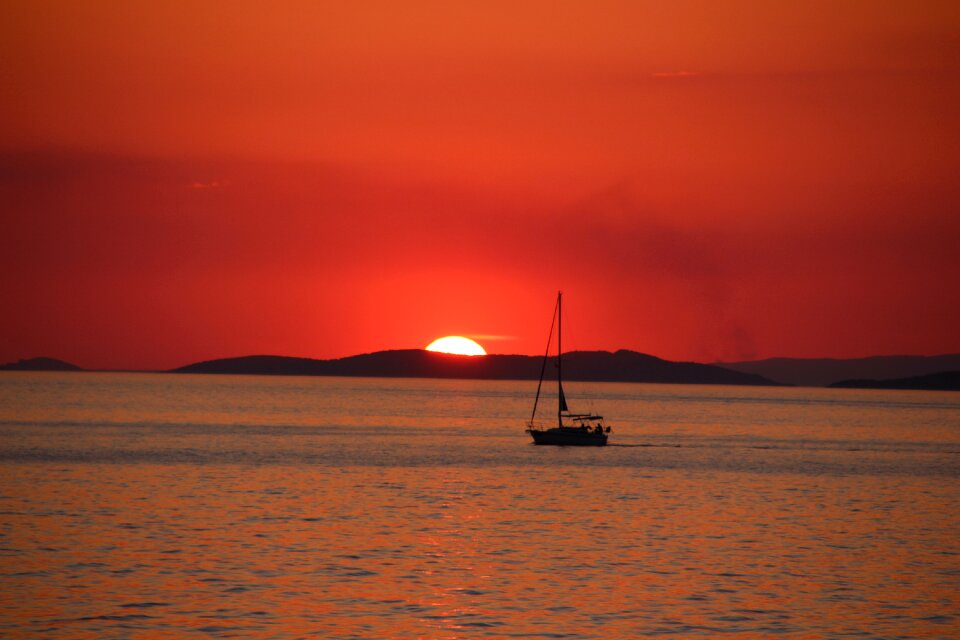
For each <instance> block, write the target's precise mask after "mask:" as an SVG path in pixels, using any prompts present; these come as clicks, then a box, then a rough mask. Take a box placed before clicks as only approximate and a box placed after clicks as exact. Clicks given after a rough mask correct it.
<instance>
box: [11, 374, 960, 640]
mask: <svg viewBox="0 0 960 640" xmlns="http://www.w3.org/2000/svg"><path fill="white" fill-rule="evenodd" d="M565 387H566V388H565V391H566V396H567V399H568V401H569V403H570V405H571V409H574V410H583V411H585V412H586V411H590V412H599V413H602V414H603V415H605V416H606V418H607V422H608V424H609V425H611V427H612V432H611V434H610V446H607V447H597V448H591V447H584V448H580V447H538V446H534V445H533V444H532V442H531V440H530V437H529V435H528V434H526V433H525V432H524V428H525V423H526V421H527V420H529V419H530V414H531V410H532V404H533V396H534V393H535V391H536V382H530V381H477V380H432V379H379V378H325V377H258V376H221V375H207V376H204V375H178V374H145V373H26V372H4V373H0V637H3V638H206V637H223V638H306V637H319V638H449V639H455V638H465V639H466V638H648V637H649V638H653V637H676V638H768V637H771V638H797V639H800V638H802V639H813V638H887V639H889V638H911V639H912V638H958V637H960V394H958V393H955V392H919V391H858V390H849V389H821V388H789V387H784V388H779V387H773V388H771V387H734V386H693V385H676V386H675V385H659V384H619V383H577V382H570V383H568V384H567V385H565ZM541 401H542V402H543V403H545V404H544V406H543V408H544V410H545V411H546V412H547V413H548V414H549V412H550V411H555V407H556V393H555V391H553V390H552V389H548V391H547V394H546V397H545V398H542V399H541ZM546 417H547V418H549V415H547V416H546Z"/></svg>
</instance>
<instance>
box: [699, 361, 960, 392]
mask: <svg viewBox="0 0 960 640" xmlns="http://www.w3.org/2000/svg"><path fill="white" fill-rule="evenodd" d="M713 364H714V365H716V366H718V367H723V368H725V369H733V370H734V371H740V372H742V373H753V374H756V375H759V376H763V377H765V378H769V379H771V380H775V381H777V382H782V383H783V384H791V385H797V386H800V387H826V386H830V385H832V384H834V383H837V382H841V381H848V380H861V381H864V380H895V379H899V378H912V377H917V376H926V375H929V374H933V373H941V372H945V371H960V354H945V355H938V356H871V357H869V358H850V359H845V360H841V359H835V358H768V359H766V360H751V361H745V362H714V363H713Z"/></svg>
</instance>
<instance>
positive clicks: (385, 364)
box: [173, 349, 777, 385]
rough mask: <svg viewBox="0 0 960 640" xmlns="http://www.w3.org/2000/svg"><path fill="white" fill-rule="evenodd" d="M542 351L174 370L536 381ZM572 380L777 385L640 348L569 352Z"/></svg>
mask: <svg viewBox="0 0 960 640" xmlns="http://www.w3.org/2000/svg"><path fill="white" fill-rule="evenodd" d="M542 365H543V358H542V357H541V356H519V355H486V356H458V355H451V354H446V353H436V352H432V351H424V350H422V349H405V350H396V351H378V352H376V353H367V354H363V355H357V356H350V357H348V358H340V359H337V360H313V359H310V358H292V357H284V356H245V357H240V358H226V359H222V360H209V361H207V362H198V363H195V364H189V365H187V366H185V367H180V368H178V369H174V370H173V372H175V373H233V374H258V375H312V376H367V377H386V378H392V377H402V378H473V379H479V380H536V379H538V378H539V377H540V369H541V367H542ZM563 365H564V366H563V373H564V378H565V379H567V380H581V381H595V382H661V383H675V384H733V385H776V384H777V383H776V382H773V381H771V380H768V379H766V378H764V377H763V376H760V375H756V374H750V373H741V372H739V371H732V370H730V369H725V368H723V367H717V366H713V365H709V364H698V363H695V362H671V361H668V360H663V359H661V358H657V357H654V356H651V355H646V354H643V353H637V352H636V351H627V350H620V351H616V352H614V353H611V352H609V351H573V352H570V353H565V354H564V356H563ZM546 378H547V379H556V358H551V359H550V360H549V361H548V364H547V371H546Z"/></svg>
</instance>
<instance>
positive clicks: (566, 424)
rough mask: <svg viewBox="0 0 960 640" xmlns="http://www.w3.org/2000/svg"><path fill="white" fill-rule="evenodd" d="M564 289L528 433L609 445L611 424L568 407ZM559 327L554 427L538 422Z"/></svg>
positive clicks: (547, 439)
mask: <svg viewBox="0 0 960 640" xmlns="http://www.w3.org/2000/svg"><path fill="white" fill-rule="evenodd" d="M562 309H563V292H561V291H558V292H557V305H556V307H554V309H553V319H552V320H551V321H550V334H549V335H548V336H547V351H546V353H545V354H543V366H542V367H541V368H540V382H538V383H537V395H536V397H535V398H534V400H533V413H532V414H531V415H530V422H528V423H527V433H529V434H530V435H531V436H532V437H533V442H534V444H552V445H558V446H573V447H602V446H604V445H606V444H607V434H608V433H610V427H608V426H606V425H605V424H604V421H603V416H598V415H595V414H592V413H571V412H570V409H569V408H568V407H567V398H566V396H564V394H563V366H562V364H563V362H562V361H563V350H562V348H561V344H560V340H561V338H562V336H563V330H562V326H563V314H562V313H561V312H562ZM554 326H556V327H557V426H555V427H550V426H547V425H543V424H540V423H538V422H537V421H536V418H537V405H538V404H539V403H540V389H541V388H542V387H543V375H544V373H546V371H547V360H548V359H549V358H550V342H551V341H552V339H553V328H554Z"/></svg>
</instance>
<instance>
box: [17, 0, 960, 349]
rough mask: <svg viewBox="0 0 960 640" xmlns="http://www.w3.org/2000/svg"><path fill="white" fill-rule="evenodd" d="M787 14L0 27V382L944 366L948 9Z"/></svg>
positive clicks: (952, 172) (495, 13)
mask: <svg viewBox="0 0 960 640" xmlns="http://www.w3.org/2000/svg"><path fill="white" fill-rule="evenodd" d="M786 4H787V3H780V2H767V1H756V2H673V3H661V2H639V1H635V2H523V3H516V2H503V3H498V2H477V3H467V2H460V3H449V2H436V3H426V2H420V3H413V2H403V3H397V2H384V3H376V2H364V3H329V4H326V3H319V2H282V3H279V4H278V5H277V6H271V7H270V8H269V9H268V8H267V7H266V5H263V4H260V3H230V4H229V5H222V4H214V3H210V4H208V5H205V6H200V7H191V8H190V9H189V10H187V9H184V8H183V5H180V4H178V3H172V4H170V6H150V7H147V6H146V5H144V6H141V5H140V4H138V3H122V2H116V3H106V2H97V3H58V2H22V3H17V2H6V3H4V4H3V5H2V7H0V116H2V120H0V198H2V202H3V205H2V206H3V210H2V214H0V215H2V218H0V269H2V271H0V300H2V301H3V305H2V307H3V311H2V313H0V361H4V362H5V361H9V360H13V359H17V358H25V357H33V356H37V355H48V356H53V357H59V358H63V359H66V360H70V361H72V362H76V363H77V364H80V365H81V366H87V367H108V368H167V367H174V366H178V365H181V364H186V363H188V362H192V361H196V360H201V359H209V358H215V357H224V356H234V355H244V354H252V353H275V354H285V355H301V356H311V357H321V358H326V357H339V356H344V355H350V354H353V353H359V352H365V351H372V350H378V349H388V348H409V347H423V346H425V345H426V344H427V343H428V342H430V341H431V340H432V339H434V338H436V337H438V336H442V335H448V334H463V335H469V336H473V337H475V338H476V339H477V340H478V341H479V342H481V343H482V344H483V345H484V346H485V347H486V348H487V350H488V351H490V352H493V353H530V354H534V353H538V352H540V351H541V349H542V348H543V342H544V340H545V337H546V335H545V334H546V330H547V328H548V323H549V316H550V311H551V309H552V305H553V297H554V295H555V292H556V290H557V289H559V288H562V289H564V291H565V292H566V293H567V298H566V303H567V304H566V305H565V308H566V310H567V317H566V324H565V335H566V336H567V337H568V341H567V342H566V344H565V346H567V347H569V348H577V349H593V348H599V349H617V348H629V349H636V350H639V351H644V352H647V353H652V354H654V355H659V356H662V357H666V358H670V359H695V360H701V361H709V360H714V359H750V358H760V357H770V356H776V355H785V356H809V357H820V356H832V357H854V356H863V355H870V354H888V353H927V354H932V353H944V352H960V332H958V331H957V329H956V327H958V326H960V293H958V292H960V287H958V286H957V284H956V283H957V282H960V250H958V247H960V186H958V182H960V181H958V180H957V175H958V174H960V171H958V169H960V144H958V143H960V115H958V114H960V109H957V105H958V104H960V5H958V4H957V3H950V2H913V3H905V2H823V3H816V2H803V3H793V4H791V6H785V5H786ZM518 5H519V6H518Z"/></svg>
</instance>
